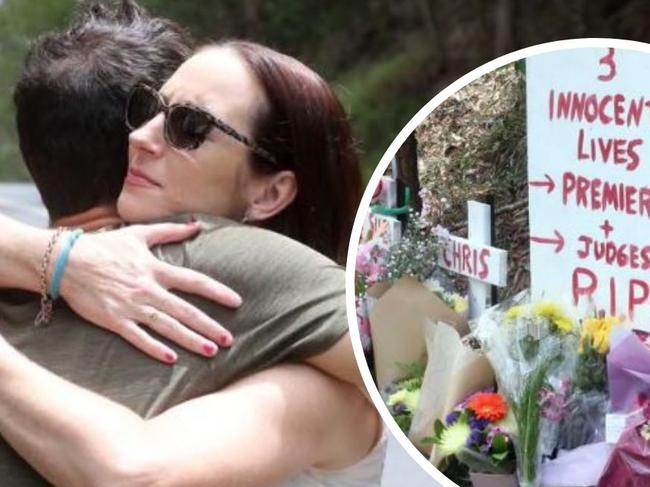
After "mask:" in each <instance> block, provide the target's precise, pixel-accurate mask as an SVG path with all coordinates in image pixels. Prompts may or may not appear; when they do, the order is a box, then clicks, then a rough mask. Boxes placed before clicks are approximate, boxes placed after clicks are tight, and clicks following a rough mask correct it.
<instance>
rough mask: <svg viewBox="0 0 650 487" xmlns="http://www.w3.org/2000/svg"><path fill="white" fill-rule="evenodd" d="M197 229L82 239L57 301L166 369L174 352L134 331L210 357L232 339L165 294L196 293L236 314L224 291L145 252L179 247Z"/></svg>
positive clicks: (173, 227) (129, 231)
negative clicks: (173, 244)
mask: <svg viewBox="0 0 650 487" xmlns="http://www.w3.org/2000/svg"><path fill="white" fill-rule="evenodd" d="M200 229H201V226H200V224H199V223H190V224H176V223H160V224H154V225H134V226H130V227H126V228H122V229H120V230H113V231H109V232H105V233H97V234H85V235H83V236H82V237H81V238H79V240H78V241H77V243H76V244H75V246H74V248H73V249H72V252H71V254H70V259H69V262H68V266H67V268H66V270H65V274H64V276H63V280H62V282H61V295H62V296H63V297H64V298H65V300H66V301H67V303H68V304H69V305H70V307H71V308H72V309H73V310H74V311H75V312H76V313H77V314H79V315H81V316H83V317H84V318H85V319H87V320H89V321H91V322H93V323H95V324H97V325H99V326H101V327H102V328H105V329H107V330H110V331H112V332H114V333H117V334H118V335H120V336H121V337H123V338H124V339H125V340H126V341H128V342H129V343H131V344H132V345H133V346H135V347H136V348H139V349H140V350H142V351H143V352H145V353H147V354H149V355H150V356H152V357H154V358H156V359H158V360H160V361H163V362H166V363H173V362H175V361H176V358H177V356H176V353H175V352H174V351H173V350H172V349H171V348H169V347H168V346H167V345H165V344H164V343H162V342H161V341H159V340H156V339H155V338H153V337H152V336H151V335H150V334H149V333H147V331H145V330H144V329H143V328H142V327H141V326H140V324H142V325H146V326H148V327H149V328H151V329H152V330H155V331H156V332H157V333H158V334H160V335H162V336H164V337H165V338H167V339H169V340H171V341H173V342H176V343H178V344H179V345H181V346H183V347H184V348H186V349H188V350H191V351H193V352H196V353H199V354H202V355H205V356H208V357H211V356H213V355H214V354H215V353H216V352H217V350H218V346H217V344H218V345H220V346H222V347H227V346H229V345H230V344H231V342H232V335H231V334H230V333H229V332H228V331H227V330H226V329H225V328H223V327H222V326H221V325H219V324H218V323H217V322H215V321H214V320H213V319H211V318H210V317H209V316H207V315H206V314H205V313H203V312H202V311H201V310H199V309H198V308H196V307H195V306H193V305H191V304H189V303H187V302H186V301H184V300H183V299H181V298H179V297H177V296H175V295H174V294H172V293H171V292H169V291H168V290H169V289H176V290H179V291H184V292H186V293H191V294H197V295H200V296H203V297H205V298H207V299H210V300H212V301H214V302H216V303H219V304H222V305H224V306H228V307H232V308H236V307H238V306H239V305H240V304H241V298H240V297H239V295H238V294H237V293H235V292H234V291H232V290H231V289H230V288H228V287H226V286H224V285H223V284H220V283H219V282H217V281H215V280H213V279H211V278H209V277H207V276H205V275H203V274H201V273H199V272H196V271H193V270H191V269H185V268H183V267H178V266H174V265H171V264H168V263H165V262H162V261H160V260H158V259H156V258H155V257H154V256H153V254H152V253H151V251H150V250H149V247H151V246H153V245H156V244H163V243H169V242H178V241H182V240H185V239H187V238H189V237H191V236H193V235H195V234H196V233H197V232H199V231H200Z"/></svg>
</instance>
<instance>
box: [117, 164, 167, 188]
mask: <svg viewBox="0 0 650 487" xmlns="http://www.w3.org/2000/svg"><path fill="white" fill-rule="evenodd" d="M124 183H125V184H131V185H133V186H140V187H143V188H151V187H155V188H160V187H161V186H160V184H158V183H157V182H156V181H154V180H153V179H151V178H150V177H149V176H147V175H146V174H145V173H143V172H141V171H138V170H137V169H135V168H129V172H128V173H126V179H125V180H124Z"/></svg>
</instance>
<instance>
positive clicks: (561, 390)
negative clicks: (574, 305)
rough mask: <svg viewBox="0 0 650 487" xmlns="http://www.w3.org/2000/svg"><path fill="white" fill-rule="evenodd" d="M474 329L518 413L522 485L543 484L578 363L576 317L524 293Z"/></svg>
mask: <svg viewBox="0 0 650 487" xmlns="http://www.w3.org/2000/svg"><path fill="white" fill-rule="evenodd" d="M473 333H474V336H475V337H476V338H477V339H478V340H479V342H480V344H481V347H482V348H483V350H484V351H485V353H486V354H487V357H488V359H489V360H490V362H491V363H492V366H493V368H494V370H495V372H496V378H497V383H498V386H499V392H501V393H502V394H504V396H505V397H506V398H507V400H508V402H509V404H510V406H511V408H512V410H513V412H514V415H515V420H516V424H517V436H516V437H515V438H514V443H515V451H516V456H517V476H518V478H519V484H520V486H521V487H538V486H539V485H540V480H541V475H540V468H539V467H540V464H541V461H542V457H543V456H544V455H550V454H551V453H552V451H553V450H554V449H555V447H556V446H557V439H558V434H559V429H560V428H559V424H560V421H561V420H562V417H563V416H564V414H565V402H566V397H567V395H568V393H569V390H570V387H571V381H572V378H573V374H574V370H575V366H576V355H577V353H576V350H577V346H578V336H577V330H576V326H575V320H573V319H572V318H571V317H570V316H569V315H567V314H566V313H565V312H564V311H563V310H562V309H561V307H560V306H559V305H557V304H555V303H553V302H540V303H534V304H530V298H529V295H528V293H527V292H524V293H520V294H518V295H516V296H515V297H513V298H511V299H510V300H508V301H505V302H503V303H502V304H500V305H499V306H496V307H494V308H491V309H490V310H488V311H486V312H485V313H483V314H482V315H481V317H480V318H479V320H478V322H477V323H475V324H474V325H473Z"/></svg>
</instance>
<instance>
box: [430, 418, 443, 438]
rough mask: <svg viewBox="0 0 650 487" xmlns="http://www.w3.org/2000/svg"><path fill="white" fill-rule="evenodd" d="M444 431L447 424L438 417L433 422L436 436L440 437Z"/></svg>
mask: <svg viewBox="0 0 650 487" xmlns="http://www.w3.org/2000/svg"><path fill="white" fill-rule="evenodd" d="M443 431H445V425H444V424H443V423H442V421H440V420H439V419H436V422H435V423H434V424H433V434H434V437H435V438H438V439H440V436H441V435H442V433H443Z"/></svg>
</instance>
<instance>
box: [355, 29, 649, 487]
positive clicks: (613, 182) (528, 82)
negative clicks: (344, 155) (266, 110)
mask: <svg viewBox="0 0 650 487" xmlns="http://www.w3.org/2000/svg"><path fill="white" fill-rule="evenodd" d="M649 51H650V49H648V46H646V45H643V44H639V43H632V42H626V41H617V40H612V39H592V40H587V39H584V40H577V41H566V42H560V43H552V44H546V45H541V46H536V47H534V48H530V49H525V50H523V51H519V52H517V53H513V54H511V55H508V56H505V57H503V58H499V59H497V60H496V61H493V62H492V63H489V64H487V65H485V66H483V67H481V68H479V69H478V70H476V71H474V72H472V73H470V74H469V75H467V76H465V77H464V78H461V79H460V80H459V81H457V82H456V83H454V84H453V85H451V86H450V87H449V88H448V89H446V90H445V91H444V92H442V93H441V94H440V95H438V96H437V97H436V98H434V99H433V100H432V101H431V102H430V103H429V104H428V105H427V106H425V107H424V108H423V109H422V110H421V111H420V112H419V113H418V114H417V115H416V116H415V117H414V118H413V119H412V120H411V122H410V123H409V125H407V127H406V128H405V129H404V130H403V131H402V132H401V133H400V135H399V136H398V137H397V139H396V140H395V141H394V143H393V145H392V146H391V148H390V149H389V150H388V152H387V153H386V155H385V156H384V158H383V159H382V163H381V164H380V165H379V168H378V170H377V172H376V173H375V175H374V176H373V178H372V179H371V183H370V186H369V188H368V189H367V191H366V194H365V197H364V202H365V205H366V206H363V207H362V209H361V210H360V211H359V213H358V215H357V221H356V225H355V231H354V232H353V236H352V239H353V240H352V242H353V247H356V251H355V252H351V255H350V258H349V260H348V263H349V264H352V265H348V276H347V277H348V297H349V298H351V297H352V293H351V292H350V288H351V287H352V285H353V286H354V310H355V314H356V322H357V325H358V326H357V330H356V332H355V333H354V334H355V335H358V337H359V338H360V340H357V343H356V346H357V357H358V359H359V361H360V365H361V368H362V369H363V370H364V372H365V374H366V377H365V378H366V384H367V385H368V386H369V389H370V390H371V394H372V395H373V398H374V400H375V403H376V405H377V406H378V408H379V409H380V411H381V413H382V415H383V416H384V419H386V420H387V423H388V424H389V425H390V427H391V429H392V430H393V431H394V432H398V431H399V430H401V431H402V433H403V435H400V438H401V439H402V442H403V444H404V445H405V447H406V448H407V449H408V450H409V451H410V452H411V453H412V454H413V455H415V456H418V457H419V460H418V461H420V463H421V464H423V465H425V467H426V468H427V470H429V471H430V472H431V473H432V475H434V476H435V477H436V478H437V479H439V481H440V482H441V483H444V485H452V484H451V483H450V482H449V480H447V479H450V480H452V481H453V482H455V484H457V485H460V486H472V485H473V486H474V487H497V486H498V487H510V486H513V487H515V486H520V487H539V486H545V487H575V486H585V487H587V486H598V487H605V486H606V487H612V486H614V487H615V486H624V485H646V484H647V485H650V448H649V447H650V443H649V442H650V340H648V332H649V331H650V274H649V269H650V243H649V242H650V225H648V220H649V219H650V183H648V182H649V181H650V165H649V163H650V145H649V144H648V140H647V136H648V133H649V129H650V90H648V87H647V83H646V82H645V79H647V77H648V75H650V54H649ZM353 259H354V260H353ZM351 301H352V300H351V299H349V303H348V304H349V306H350V305H351V304H352V303H351ZM349 314H351V313H349ZM357 332H358V333H357ZM363 359H365V360H363ZM363 362H365V363H363ZM427 463H429V464H430V465H427ZM431 466H433V467H436V468H437V469H438V470H439V471H440V472H442V473H443V474H444V475H445V476H446V479H445V478H443V477H442V476H441V475H440V473H439V472H438V471H436V470H435V469H434V468H432V467H431Z"/></svg>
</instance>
